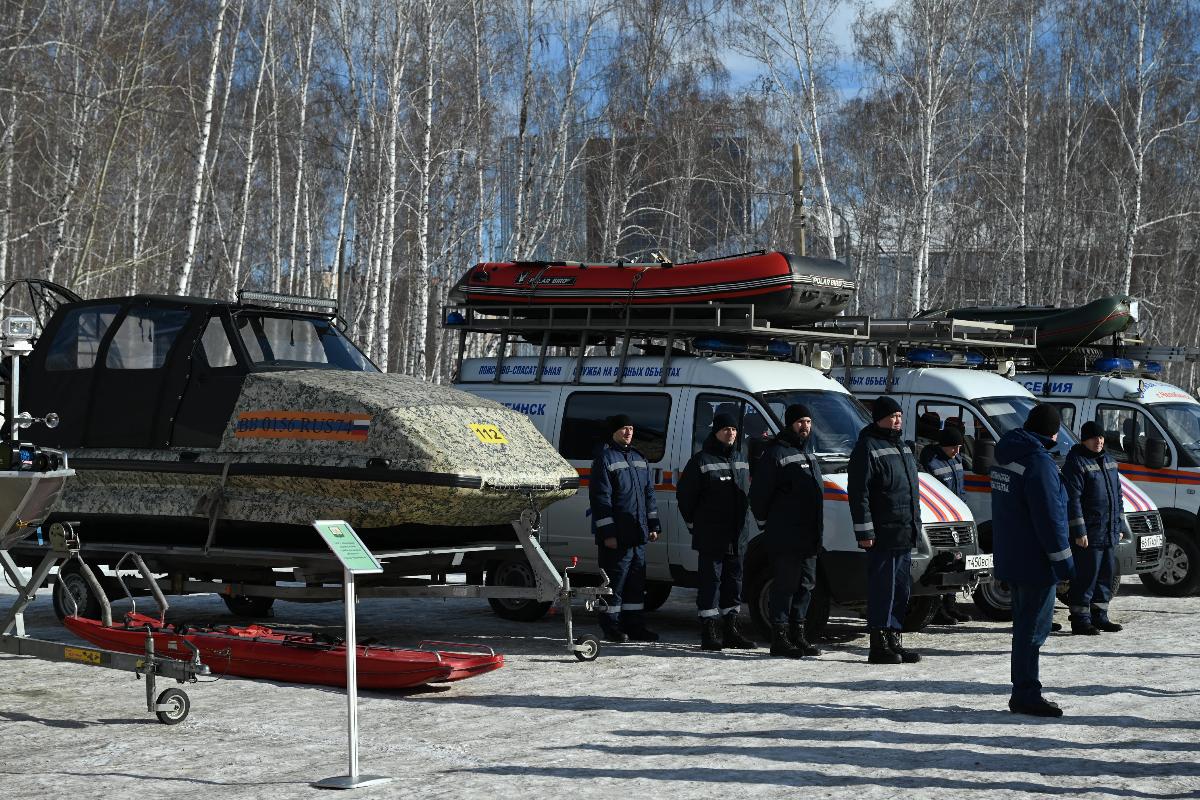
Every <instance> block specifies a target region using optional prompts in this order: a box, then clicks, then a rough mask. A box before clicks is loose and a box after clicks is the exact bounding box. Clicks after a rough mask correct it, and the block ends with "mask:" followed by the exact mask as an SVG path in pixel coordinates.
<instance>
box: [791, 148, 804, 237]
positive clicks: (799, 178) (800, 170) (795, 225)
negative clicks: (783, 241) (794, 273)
mask: <svg viewBox="0 0 1200 800" xmlns="http://www.w3.org/2000/svg"><path fill="white" fill-rule="evenodd" d="M792 240H793V245H794V246H795V248H796V255H798V256H800V257H801V258H803V257H804V256H805V255H807V248H806V247H805V242H804V165H803V164H801V163H800V143H799V142H796V143H795V144H793V145H792Z"/></svg>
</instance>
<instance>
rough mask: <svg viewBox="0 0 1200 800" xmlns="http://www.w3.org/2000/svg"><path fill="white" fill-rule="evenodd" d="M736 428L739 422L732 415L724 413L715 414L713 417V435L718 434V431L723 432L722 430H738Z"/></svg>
mask: <svg viewBox="0 0 1200 800" xmlns="http://www.w3.org/2000/svg"><path fill="white" fill-rule="evenodd" d="M736 427H737V420H736V419H735V418H734V416H733V415H732V414H726V413H724V412H721V413H719V414H715V415H714V416H713V423H712V429H713V433H716V432H717V431H719V430H721V429H722V428H736Z"/></svg>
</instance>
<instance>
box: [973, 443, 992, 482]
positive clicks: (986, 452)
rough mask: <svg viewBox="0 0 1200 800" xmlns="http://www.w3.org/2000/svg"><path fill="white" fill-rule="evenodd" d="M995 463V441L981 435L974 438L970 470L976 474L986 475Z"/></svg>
mask: <svg viewBox="0 0 1200 800" xmlns="http://www.w3.org/2000/svg"><path fill="white" fill-rule="evenodd" d="M995 463H996V443H995V442H993V441H992V440H991V439H984V438H983V437H982V436H981V437H978V438H977V439H975V452H974V453H972V454H971V471H972V472H974V473H975V474H976V475H988V474H990V473H991V471H992V465H993V464H995Z"/></svg>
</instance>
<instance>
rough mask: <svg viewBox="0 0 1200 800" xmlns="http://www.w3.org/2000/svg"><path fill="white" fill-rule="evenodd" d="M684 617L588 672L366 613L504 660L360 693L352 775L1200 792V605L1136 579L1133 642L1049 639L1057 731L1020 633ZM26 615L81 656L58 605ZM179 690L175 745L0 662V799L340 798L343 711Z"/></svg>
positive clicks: (499, 630) (451, 621)
mask: <svg viewBox="0 0 1200 800" xmlns="http://www.w3.org/2000/svg"><path fill="white" fill-rule="evenodd" d="M0 599H5V600H7V598H0ZM693 603H694V593H692V592H687V591H680V592H677V594H676V595H675V596H673V597H672V598H671V600H670V601H669V602H668V604H667V605H666V606H665V607H664V609H663V610H662V611H660V612H658V613H656V614H654V615H653V617H654V621H655V624H656V626H657V627H658V629H659V630H660V631H661V632H662V633H663V634H664V642H663V643H661V644H658V645H626V646H609V647H607V648H606V649H605V650H604V652H603V654H602V655H601V657H600V659H599V660H598V661H596V662H594V663H591V664H581V663H578V662H577V661H576V660H575V659H574V658H573V657H571V656H570V655H567V654H565V653H564V652H563V651H562V650H561V649H560V647H559V642H558V641H557V639H556V637H557V636H559V635H560V632H561V625H560V620H559V619H558V618H557V617H550V618H548V619H546V620H544V621H542V622H540V623H532V624H524V623H509V622H504V621H502V620H500V619H498V618H496V617H495V616H493V615H492V614H491V613H490V611H489V610H488V608H487V606H486V604H484V603H482V602H480V601H465V600H464V601H441V600H371V601H364V602H362V603H361V605H360V609H359V616H358V624H359V634H360V636H364V637H366V636H375V637H378V638H379V639H381V640H383V641H385V642H388V643H396V644H403V643H415V642H416V641H418V640H420V639H423V638H437V639H447V638H452V639H458V640H461V641H477V642H484V643H487V644H490V645H493V646H494V647H496V648H497V649H499V650H501V651H502V652H504V653H506V654H507V656H508V664H507V666H506V667H505V668H504V669H502V670H500V671H499V672H494V673H491V674H488V675H484V676H481V677H478V678H475V679H471V680H468V681H465V682H463V683H460V684H457V685H454V686H453V687H451V688H448V689H443V690H433V691H425V692H421V693H412V694H398V693H396V694H385V693H378V692H364V693H362V695H361V696H360V702H359V715H360V716H359V720H360V725H361V736H360V753H361V765H362V772H364V773H379V774H384V775H391V776H394V777H395V778H396V782H395V783H392V784H390V785H387V786H382V787H378V788H368V789H360V790H357V791H356V792H355V793H354V794H355V795H356V796H360V797H397V796H401V795H404V796H413V797H445V798H484V797H486V798H508V797H516V796H518V795H524V796H526V797H528V798H542V797H552V796H556V795H557V796H562V797H571V798H577V797H584V798H591V797H603V798H606V800H611V798H613V797H614V796H626V797H631V798H633V797H647V798H649V797H667V796H671V797H736V798H739V800H740V798H745V797H799V796H823V797H824V796H854V797H856V798H875V797H879V798H892V797H896V796H898V795H903V796H906V797H909V796H935V795H936V796H940V797H946V796H953V797H965V796H969V797H1003V796H1017V795H1020V794H1035V795H1042V796H1072V797H1100V796H1115V797H1132V798H1174V797H1200V644H1198V642H1200V638H1198V636H1197V631H1198V630H1200V597H1196V598H1188V599H1182V600H1170V599H1163V598H1156V597H1151V596H1149V595H1146V594H1144V593H1143V592H1142V591H1141V586H1140V584H1139V583H1137V582H1136V581H1135V582H1129V580H1128V579H1127V582H1126V584H1125V586H1124V587H1123V591H1122V593H1121V595H1120V596H1119V597H1118V598H1117V599H1116V600H1115V601H1114V603H1113V606H1114V609H1115V612H1114V617H1116V618H1119V619H1120V621H1122V622H1124V623H1125V624H1126V631H1124V632H1122V633H1119V634H1106V635H1104V636H1101V637H1098V638H1090V637H1089V638H1084V637H1071V636H1069V635H1063V634H1056V635H1053V636H1052V637H1051V640H1050V641H1049V642H1048V643H1047V646H1046V647H1045V648H1044V650H1043V656H1042V672H1043V676H1042V677H1043V682H1044V683H1045V684H1046V686H1047V687H1048V690H1049V691H1048V694H1049V696H1051V697H1052V698H1056V699H1057V700H1058V701H1059V702H1060V703H1061V704H1062V706H1063V707H1064V708H1065V709H1066V712H1067V716H1066V717H1064V718H1063V719H1061V720H1056V721H1049V722H1041V721H1036V720H1030V719H1029V718H1025V717H1017V716H1014V715H1012V714H1009V713H1008V711H1007V710H1006V708H1005V703H1006V699H1007V694H1008V683H1007V678H1008V650H1009V644H1008V643H1009V632H1008V627H1007V625H1004V624H999V623H990V622H972V623H967V624H964V625H959V626H957V627H956V628H953V629H936V628H935V629H931V632H928V633H923V634H918V635H911V636H909V637H907V638H906V644H910V645H915V646H917V647H919V648H920V649H921V650H922V651H923V652H924V654H925V660H924V661H923V662H921V663H920V664H916V665H906V666H897V667H872V666H869V665H868V664H866V662H865V659H866V650H865V638H860V639H858V640H856V641H855V642H852V643H850V644H848V645H844V646H841V647H838V648H836V649H834V650H832V651H831V652H828V653H827V654H826V655H823V656H821V657H820V658H818V659H814V660H805V661H800V662H788V661H784V660H780V659H772V658H768V657H767V656H766V655H765V651H759V652H757V653H752V654H735V655H728V654H710V653H702V652H701V651H699V649H698V648H697V646H696V644H695V620H694V613H695V612H694V608H693V607H692V604H693ZM5 604H6V605H7V602H6V603H5ZM124 606H125V604H119V605H118V606H117V608H118V609H120V608H123V607H124ZM341 613H342V609H341V605H340V604H327V605H300V604H293V603H280V604H278V605H277V606H276V615H275V618H274V622H276V623H279V624H284V623H286V624H288V625H297V624H314V625H319V626H327V627H329V628H331V629H332V628H336V627H337V626H338V625H339V624H340V622H339V620H340V615H341ZM171 616H172V617H173V618H175V619H186V620H187V621H192V622H204V621H209V620H211V621H229V617H228V616H227V615H226V614H225V610H224V605H223V604H222V603H221V602H220V600H218V599H217V598H216V597H214V596H201V597H192V598H186V599H185V598H178V599H177V602H176V603H175V605H174V606H173V608H172V615H171ZM583 616H584V625H585V627H586V628H587V629H591V630H594V629H595V623H594V618H593V617H592V615H590V614H589V615H583ZM1064 616H1065V615H1064V612H1063V611H1062V609H1060V610H1059V613H1058V618H1059V620H1060V621H1063V620H1064ZM26 621H27V626H28V630H29V633H30V634H31V635H34V636H39V637H42V638H59V639H67V638H69V637H67V634H66V632H65V631H64V630H63V629H62V628H61V627H60V626H59V624H58V622H57V620H56V619H55V618H54V615H53V613H52V611H51V608H50V603H49V600H48V598H42V597H40V596H39V599H38V601H37V603H36V605H35V606H34V607H33V608H32V610H31V611H30V612H27V614H26ZM168 685H174V684H162V688H165V687H166V686H168ZM188 691H189V694H190V695H191V698H192V714H191V716H190V717H189V718H188V719H187V720H186V721H185V722H184V723H183V724H180V725H177V726H174V727H168V726H164V725H161V724H159V723H157V722H156V721H154V718H153V716H152V715H149V714H147V713H146V711H145V707H144V705H143V703H144V694H143V690H142V684H140V683H137V682H135V680H134V678H133V676H132V675H129V674H124V673H119V672H114V671H110V670H102V669H94V668H87V667H80V666H67V665H59V664H52V663H47V662H41V661H35V660H32V659H25V658H19V657H13V656H0V756H2V757H0V790H3V795H2V796H3V797H6V798H8V797H68V796H69V797H101V796H103V797H106V798H135V797H137V798H144V797H159V798H162V797H181V798H182V797H188V798H196V797H221V798H252V797H255V798H256V797H262V798H273V799H275V798H292V797H312V796H317V795H321V796H328V795H326V794H323V793H322V791H321V790H318V789H314V788H311V787H310V785H309V784H310V783H311V782H312V781H315V780H319V779H321V778H325V777H329V776H332V775H341V774H344V773H345V772H346V736H345V720H346V708H345V698H344V695H343V694H340V693H338V692H335V691H330V690H328V689H322V688H314V687H305V686H292V685H283V684H275V683H269V682H262V681H248V680H234V679H227V680H222V681H219V682H217V683H212V684H206V685H199V686H193V687H189V689H188ZM801 791H803V792H804V795H801V794H800V792H801Z"/></svg>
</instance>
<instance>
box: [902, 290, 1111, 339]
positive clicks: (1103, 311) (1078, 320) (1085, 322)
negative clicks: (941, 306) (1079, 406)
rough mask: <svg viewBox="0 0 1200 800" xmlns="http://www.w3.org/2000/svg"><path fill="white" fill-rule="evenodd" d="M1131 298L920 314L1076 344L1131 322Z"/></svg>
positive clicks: (1107, 333)
mask: <svg viewBox="0 0 1200 800" xmlns="http://www.w3.org/2000/svg"><path fill="white" fill-rule="evenodd" d="M1132 302H1133V298H1131V297H1124V296H1114V297H1101V298H1100V299H1099V300H1093V301H1092V302H1090V303H1088V304H1087V305H1082V306H1075V307H1074V308H1055V307H1054V306H968V307H965V308H952V309H949V310H946V311H942V310H938V311H927V312H925V313H924V314H922V315H921V316H922V317H934V318H946V319H965V320H977V321H979V322H1003V323H1006V324H1008V325H1013V326H1016V327H1018V328H1034V329H1036V330H1037V343H1038V347H1078V346H1080V345H1085V344H1089V343H1091V342H1096V341H1099V340H1101V339H1104V338H1105V337H1108V336H1112V335H1113V334H1114V333H1120V332H1122V331H1124V330H1125V329H1126V328H1128V327H1129V325H1130V324H1131V323H1132V322H1133V321H1134V319H1133V316H1132V314H1131V309H1130V304H1131V303H1132Z"/></svg>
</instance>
